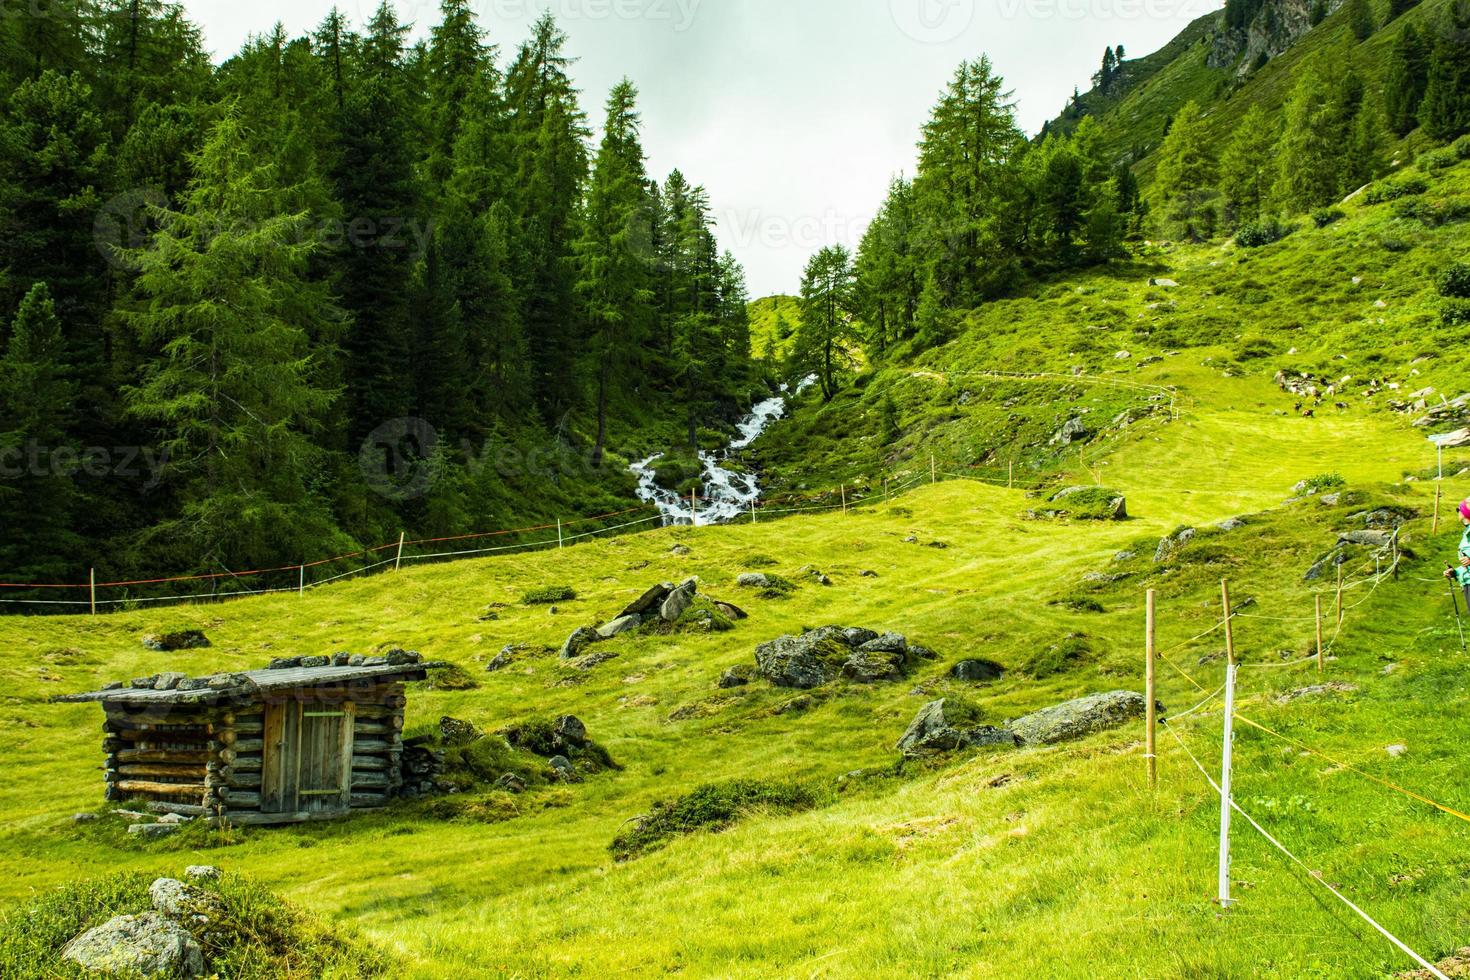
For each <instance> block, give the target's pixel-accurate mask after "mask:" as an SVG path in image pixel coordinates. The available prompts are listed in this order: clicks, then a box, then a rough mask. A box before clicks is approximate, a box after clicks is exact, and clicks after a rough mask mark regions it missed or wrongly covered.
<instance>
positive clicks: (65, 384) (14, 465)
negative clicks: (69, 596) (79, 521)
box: [0, 282, 79, 581]
mask: <svg viewBox="0 0 1470 980" xmlns="http://www.w3.org/2000/svg"><path fill="white" fill-rule="evenodd" d="M9 332H10V339H9V341H8V342H7V343H6V345H5V347H4V352H3V356H0V501H3V506H4V509H5V534H4V535H0V568H4V569H5V570H6V573H7V574H8V575H11V576H13V577H14V578H18V579H27V578H34V579H39V580H41V581H51V580H55V579H57V578H60V577H63V576H65V575H67V574H68V573H70V572H72V571H73V569H71V568H70V567H69V559H70V558H71V557H72V556H73V555H74V553H75V548H76V545H77V544H78V543H79V542H78V539H77V536H76V535H75V534H74V533H73V532H72V530H71V517H72V512H73V510H74V509H75V507H76V505H77V492H76V489H75V483H74V474H73V473H70V472H64V471H61V470H57V469H56V468H55V467H56V465H57V464H58V463H59V462H60V461H61V457H60V456H59V455H58V454H57V452H56V450H59V449H61V448H62V447H63V446H64V445H65V440H66V438H67V434H68V429H69V428H70V427H71V425H72V424H73V422H74V419H73V416H72V404H73V403H74V401H75V399H76V394H77V389H76V386H75V385H74V384H73V383H72V381H71V379H70V377H69V372H68V368H67V354H66V343H65V341H64V339H63V337H62V330H61V321H60V320H59V319H58V318H57V315H56V306H55V304H54V303H53V302H52V300H51V291H50V290H49V289H48V288H47V286H46V284H45V283H43V282H38V283H36V284H35V285H34V286H32V287H31V289H30V290H29V291H28V292H27V293H26V295H25V298H24V299H23V300H22V301H21V304H20V309H19V311H18V312H17V313H16V315H15V322H14V324H13V325H12V326H11V329H10V331H9Z"/></svg>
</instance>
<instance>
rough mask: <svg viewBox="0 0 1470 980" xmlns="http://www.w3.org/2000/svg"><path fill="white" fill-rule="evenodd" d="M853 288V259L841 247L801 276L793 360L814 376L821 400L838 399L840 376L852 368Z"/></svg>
mask: <svg viewBox="0 0 1470 980" xmlns="http://www.w3.org/2000/svg"><path fill="white" fill-rule="evenodd" d="M853 287H854V275H853V269H852V256H851V255H850V254H849V253H848V251H847V249H845V248H843V247H842V246H841V245H833V246H829V247H828V248H824V249H822V250H821V251H820V252H818V253H817V254H816V255H814V256H812V259H811V261H810V262H808V263H807V266H806V271H805V273H804V274H803V275H802V279H801V323H800V325H799V326H798V327H797V328H796V345H795V348H796V349H795V352H794V354H795V360H796V363H797V364H798V365H800V367H801V369H802V370H803V371H808V372H810V373H812V374H815V375H816V376H817V382H818V384H819V385H820V386H821V389H822V398H823V400H824V401H829V402H830V401H831V400H832V399H833V398H835V397H837V392H838V390H839V386H840V383H841V373H842V371H843V370H844V369H846V368H847V367H849V366H851V364H852V347H853V345H855V344H856V343H857V342H858V340H859V334H858V332H857V330H856V329H855V327H854V324H853V320H852V307H853V298H854V297H853Z"/></svg>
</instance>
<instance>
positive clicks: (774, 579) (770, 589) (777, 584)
mask: <svg viewBox="0 0 1470 980" xmlns="http://www.w3.org/2000/svg"><path fill="white" fill-rule="evenodd" d="M795 591H796V583H795V582H792V581H790V580H789V579H784V578H782V577H781V576H779V575H772V574H770V573H769V572H768V573H766V585H765V586H764V587H763V588H762V589H761V590H760V591H759V592H757V593H756V595H758V596H760V597H761V598H762V599H784V598H785V597H786V596H789V595H790V594H791V593H793V592H795Z"/></svg>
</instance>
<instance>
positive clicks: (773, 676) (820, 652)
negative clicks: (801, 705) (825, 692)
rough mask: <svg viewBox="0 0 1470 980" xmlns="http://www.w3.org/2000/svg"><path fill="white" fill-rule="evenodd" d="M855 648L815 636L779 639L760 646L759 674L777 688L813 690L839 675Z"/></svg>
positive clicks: (783, 637)
mask: <svg viewBox="0 0 1470 980" xmlns="http://www.w3.org/2000/svg"><path fill="white" fill-rule="evenodd" d="M851 656H852V649H851V648H850V647H848V646H847V645H846V644H843V643H841V642H839V641H837V640H835V639H830V638H824V637H821V636H818V635H815V634H814V633H807V634H805V635H803V636H782V637H777V638H776V639H774V640H772V641H771V642H769V643H762V644H761V645H760V646H758V647H756V650H755V663H756V672H757V673H758V674H760V676H761V677H764V678H765V679H766V680H768V681H770V682H771V683H772V684H774V685H776V686H777V687H792V688H796V689H798V690H803V691H805V690H810V689H811V688H814V687H821V686H822V685H823V684H826V683H827V682H828V681H830V680H832V679H833V678H834V677H836V676H837V674H838V672H839V671H840V670H841V669H842V665H843V664H845V663H846V662H847V661H848V660H849V659H850V658H851Z"/></svg>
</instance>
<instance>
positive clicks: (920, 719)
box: [897, 691, 1162, 758]
mask: <svg viewBox="0 0 1470 980" xmlns="http://www.w3.org/2000/svg"><path fill="white" fill-rule="evenodd" d="M1146 703H1147V702H1145V701H1144V699H1143V695H1141V694H1137V693H1134V692H1132V691H1113V692H1111V693H1107V694H1092V695H1088V696H1087V697H1085V698H1078V699H1077V700H1075V701H1068V702H1066V703H1064V704H1058V705H1054V706H1052V707H1050V708H1043V709H1042V710H1040V711H1037V712H1034V713H1032V714H1029V715H1026V716H1024V717H1022V718H1017V719H1015V720H1014V721H1011V722H1008V723H1007V724H1005V725H1004V726H999V727H997V726H993V725H984V724H981V723H980V720H981V713H980V711H979V709H977V708H975V707H974V706H973V705H971V704H968V703H966V702H964V701H961V700H959V699H956V698H944V699H941V700H939V701H932V702H930V703H929V704H926V705H924V707H923V708H921V709H919V713H918V714H917V715H916V716H915V717H914V720H913V722H912V723H910V725H909V727H908V730H907V731H905V732H904V734H903V737H902V738H900V739H899V740H898V745H897V748H898V751H900V752H901V753H903V755H904V756H905V757H906V758H920V757H923V756H929V755H936V754H939V753H943V752H953V751H955V750H957V749H964V748H975V747H979V746H1001V747H1005V748H1017V747H1019V746H1024V745H1054V744H1056V743H1058V742H1067V741H1071V740H1073V739H1078V738H1084V737H1086V736H1088V735H1091V734H1093V733H1094V732H1101V731H1106V730H1108V729H1110V728H1117V727H1119V726H1121V725H1125V724H1127V723H1128V722H1130V721H1133V720H1135V719H1138V718H1142V717H1143V715H1144V708H1145V705H1146ZM1160 710H1161V711H1162V706H1160Z"/></svg>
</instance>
